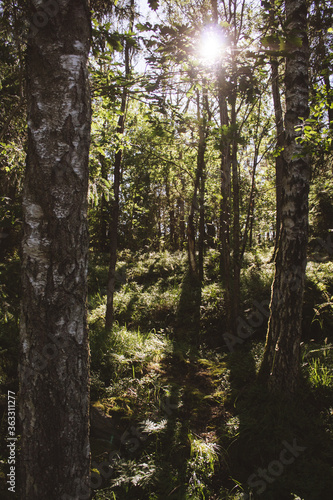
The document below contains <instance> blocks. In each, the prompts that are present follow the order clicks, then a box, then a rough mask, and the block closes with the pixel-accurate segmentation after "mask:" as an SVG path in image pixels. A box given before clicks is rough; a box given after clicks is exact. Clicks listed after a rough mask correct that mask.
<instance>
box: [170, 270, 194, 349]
mask: <svg viewBox="0 0 333 500" xmlns="http://www.w3.org/2000/svg"><path fill="white" fill-rule="evenodd" d="M200 306H201V282H200V280H199V278H198V277H197V276H195V275H193V274H192V273H191V272H190V271H189V270H187V272H186V273H185V276H184V279H183V282H182V285H181V293H180V298H179V303H178V307H177V314H176V323H175V328H174V337H175V340H176V341H185V342H188V343H189V344H190V345H194V346H198V344H199V340H200V339H199V335H200Z"/></svg>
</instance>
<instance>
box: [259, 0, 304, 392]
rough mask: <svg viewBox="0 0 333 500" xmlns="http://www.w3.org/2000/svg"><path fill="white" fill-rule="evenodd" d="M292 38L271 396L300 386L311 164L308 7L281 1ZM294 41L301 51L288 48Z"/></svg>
mask: <svg viewBox="0 0 333 500" xmlns="http://www.w3.org/2000/svg"><path fill="white" fill-rule="evenodd" d="M285 7H286V18H287V19H286V26H287V30H288V33H287V35H288V34H289V35H291V36H290V40H288V38H287V40H288V43H289V45H290V47H289V54H288V56H287V59H286V73H285V87H286V115H285V135H286V137H285V149H284V160H285V165H286V169H285V171H284V172H283V178H282V210H281V222H282V224H281V233H280V239H279V248H278V251H277V256H276V268H275V277H274V282H273V288H272V299H271V306H270V309H271V310H270V318H269V324H268V332H267V339H266V346H265V352H264V358H263V361H262V364H261V367H260V371H259V378H260V379H261V380H263V381H264V382H266V383H268V386H269V388H270V389H271V390H272V391H284V392H286V393H292V392H294V391H295V389H296V387H297V382H298V375H299V365H300V339H301V323H302V305H303V291H304V281H305V268H306V245H307V236H308V192H309V179H310V165H309V159H308V157H307V156H306V152H305V150H304V147H303V146H302V144H301V142H299V141H298V140H297V139H298V138H299V136H300V132H297V131H296V130H295V128H297V126H298V125H300V124H301V123H302V121H301V120H302V118H303V119H306V118H307V117H308V112H309V110H308V64H309V62H308V59H309V49H308V40H307V3H306V1H305V0H285ZM295 36H297V37H298V38H300V39H301V40H302V45H301V46H297V45H296V44H295V45H293V44H292V41H291V40H292V38H295Z"/></svg>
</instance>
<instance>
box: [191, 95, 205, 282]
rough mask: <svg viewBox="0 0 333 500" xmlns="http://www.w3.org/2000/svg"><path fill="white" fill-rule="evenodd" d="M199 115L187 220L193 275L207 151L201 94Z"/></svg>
mask: <svg viewBox="0 0 333 500" xmlns="http://www.w3.org/2000/svg"><path fill="white" fill-rule="evenodd" d="M197 116H198V122H199V144H198V153H197V169H196V173H195V181H194V190H193V196H192V202H191V207H190V213H189V216H188V222H187V240H188V247H187V249H188V260H189V266H190V273H191V274H192V275H197V273H198V269H197V263H196V256H195V228H194V214H195V211H196V210H198V209H199V204H198V191H199V186H200V181H201V179H202V176H203V172H204V169H205V153H206V119H205V116H202V117H201V116H200V102H199V94H198V95H197Z"/></svg>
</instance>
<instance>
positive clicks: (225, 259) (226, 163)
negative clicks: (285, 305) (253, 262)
mask: <svg viewBox="0 0 333 500" xmlns="http://www.w3.org/2000/svg"><path fill="white" fill-rule="evenodd" d="M218 94H219V95H218V98H219V112H220V125H221V130H222V134H223V127H225V126H228V125H229V120H228V109H227V102H226V97H225V92H224V74H223V71H222V70H221V72H220V75H219V80H218ZM220 152H221V203H220V235H219V240H220V273H221V278H222V282H223V284H224V287H225V311H226V329H227V331H229V332H231V331H232V329H233V326H232V317H231V311H232V308H231V302H232V300H231V284H232V272H231V265H230V198H231V172H230V144H229V140H228V139H227V138H225V137H223V136H222V137H221V149H220Z"/></svg>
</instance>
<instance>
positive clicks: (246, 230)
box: [239, 146, 258, 262]
mask: <svg viewBox="0 0 333 500" xmlns="http://www.w3.org/2000/svg"><path fill="white" fill-rule="evenodd" d="M257 165H258V146H256V147H255V152H254V159H253V167H252V176H251V191H250V199H249V206H248V210H247V216H246V222H245V228H244V236H243V242H242V249H241V252H240V256H239V259H240V262H242V260H243V257H244V253H245V249H246V244H247V240H248V233H249V228H250V236H249V241H250V246H251V244H252V219H253V209H254V191H255V185H256V184H255V179H256V170H257Z"/></svg>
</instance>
